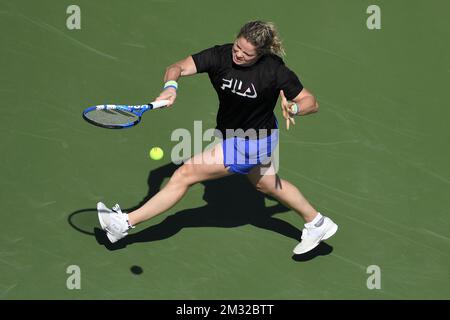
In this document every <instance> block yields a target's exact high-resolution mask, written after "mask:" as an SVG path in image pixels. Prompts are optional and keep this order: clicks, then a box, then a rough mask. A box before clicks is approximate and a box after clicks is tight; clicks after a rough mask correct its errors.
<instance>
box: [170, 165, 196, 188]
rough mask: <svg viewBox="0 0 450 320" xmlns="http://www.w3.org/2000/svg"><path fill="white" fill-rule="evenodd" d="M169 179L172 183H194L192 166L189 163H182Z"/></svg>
mask: <svg viewBox="0 0 450 320" xmlns="http://www.w3.org/2000/svg"><path fill="white" fill-rule="evenodd" d="M170 180H171V181H172V182H173V183H180V184H183V185H191V184H194V183H195V182H196V181H195V170H194V166H193V165H191V164H184V165H182V166H181V167H179V168H178V169H177V170H176V171H175V173H174V174H173V175H172V178H171V179H170Z"/></svg>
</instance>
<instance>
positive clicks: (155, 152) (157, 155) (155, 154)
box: [149, 147, 164, 160]
mask: <svg viewBox="0 0 450 320" xmlns="http://www.w3.org/2000/svg"><path fill="white" fill-rule="evenodd" d="M149 154H150V158H151V159H153V160H161V159H162V157H163V156H164V151H162V149H161V148H159V147H153V148H151V149H150V153H149Z"/></svg>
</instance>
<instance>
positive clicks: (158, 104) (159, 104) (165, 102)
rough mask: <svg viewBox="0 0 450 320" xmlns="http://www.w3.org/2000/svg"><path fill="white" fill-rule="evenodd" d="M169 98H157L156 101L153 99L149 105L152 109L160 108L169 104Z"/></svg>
mask: <svg viewBox="0 0 450 320" xmlns="http://www.w3.org/2000/svg"><path fill="white" fill-rule="evenodd" d="M169 102H170V101H169V100H158V101H153V102H151V103H149V105H151V106H152V109H157V108H161V107H164V106H167V105H168V104H169Z"/></svg>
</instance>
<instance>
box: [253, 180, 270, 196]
mask: <svg viewBox="0 0 450 320" xmlns="http://www.w3.org/2000/svg"><path fill="white" fill-rule="evenodd" d="M253 185H254V186H255V188H256V190H258V191H259V192H262V193H264V194H267V195H272V194H273V193H274V192H275V186H272V185H271V184H270V183H268V182H267V181H263V180H259V181H258V182H256V183H254V184H253Z"/></svg>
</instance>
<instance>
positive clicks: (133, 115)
mask: <svg viewBox="0 0 450 320" xmlns="http://www.w3.org/2000/svg"><path fill="white" fill-rule="evenodd" d="M168 103H169V100H159V101H153V102H151V103H149V104H143V105H138V106H128V105H115V104H105V105H98V106H94V107H89V108H87V109H85V110H84V111H83V118H84V120H86V121H87V122H89V123H91V124H93V125H96V126H99V127H102V128H109V129H123V128H130V127H132V126H135V125H137V124H138V123H139V122H140V121H141V119H142V115H143V114H144V112H146V111H148V110H153V109H157V108H161V107H164V106H166V105H167V104H168Z"/></svg>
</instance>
